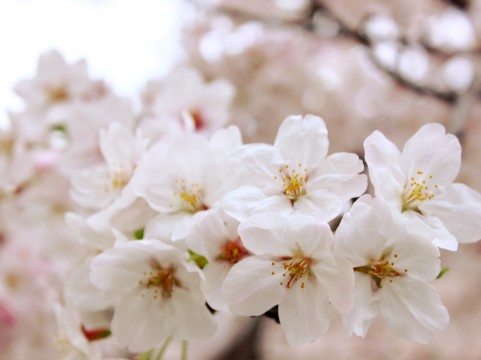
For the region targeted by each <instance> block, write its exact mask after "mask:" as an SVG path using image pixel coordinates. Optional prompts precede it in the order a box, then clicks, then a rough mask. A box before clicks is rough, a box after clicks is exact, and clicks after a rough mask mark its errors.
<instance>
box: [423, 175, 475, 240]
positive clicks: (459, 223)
mask: <svg viewBox="0 0 481 360" xmlns="http://www.w3.org/2000/svg"><path fill="white" fill-rule="evenodd" d="M420 208H421V210H422V211H423V213H425V214H426V215H428V216H434V217H436V218H438V219H440V220H441V221H442V223H443V224H444V226H445V227H446V228H447V230H448V231H449V232H450V233H451V234H452V235H453V236H454V237H456V239H457V240H458V241H459V242H460V243H470V242H474V241H478V240H480V239H481V221H480V219H481V194H479V193H478V192H476V191H474V190H473V189H471V188H469V187H468V186H466V185H464V184H452V185H449V186H447V187H446V188H445V189H444V191H443V192H442V193H441V194H439V195H436V196H435V197H434V198H433V199H432V200H430V201H426V202H425V203H423V204H422V206H420Z"/></svg>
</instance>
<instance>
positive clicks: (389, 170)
mask: <svg viewBox="0 0 481 360" xmlns="http://www.w3.org/2000/svg"><path fill="white" fill-rule="evenodd" d="M364 151H365V154H366V155H365V156H366V162H367V165H368V169H369V178H370V179H371V182H372V184H373V186H374V189H375V191H376V196H378V197H380V198H382V199H383V200H384V201H386V202H389V203H390V204H392V206H393V207H394V208H398V209H400V208H401V193H402V192H403V190H404V186H405V180H406V175H405V174H404V173H403V171H402V169H401V152H400V151H399V149H398V148H397V147H396V145H394V144H393V143H392V142H391V141H389V140H388V139H386V137H385V136H384V135H383V134H382V133H381V132H379V131H374V132H373V133H372V134H371V135H369V136H368V137H367V138H366V140H365V141H364Z"/></svg>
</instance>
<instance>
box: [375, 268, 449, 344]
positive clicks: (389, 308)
mask: <svg viewBox="0 0 481 360" xmlns="http://www.w3.org/2000/svg"><path fill="white" fill-rule="evenodd" d="M380 293H381V304H380V310H381V314H382V316H383V318H384V320H385V321H386V322H387V323H388V325H389V327H390V328H391V329H392V331H393V332H394V333H395V334H396V335H398V336H400V337H403V338H405V339H408V340H411V341H416V342H419V343H423V344H425V343H428V342H429V341H430V340H431V339H432V338H433V337H434V335H435V334H436V332H437V331H440V330H442V329H444V328H445V327H446V326H447V324H448V322H449V315H448V312H447V310H446V308H445V307H444V306H443V304H442V303H441V300H440V298H439V294H438V293H437V291H436V289H435V288H434V286H432V285H431V284H428V283H425V282H422V281H419V280H416V279H411V278H410V277H402V278H395V279H394V281H393V283H389V282H386V283H385V284H383V288H382V290H380Z"/></svg>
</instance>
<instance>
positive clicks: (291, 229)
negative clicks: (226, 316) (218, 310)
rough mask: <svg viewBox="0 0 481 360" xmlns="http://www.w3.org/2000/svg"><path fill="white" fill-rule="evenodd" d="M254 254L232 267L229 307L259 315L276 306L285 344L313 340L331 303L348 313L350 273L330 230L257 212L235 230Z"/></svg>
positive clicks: (299, 219)
mask: <svg viewBox="0 0 481 360" xmlns="http://www.w3.org/2000/svg"><path fill="white" fill-rule="evenodd" d="M239 234H240V236H241V239H242V241H243V243H244V245H245V247H246V248H247V249H248V250H249V251H251V252H252V253H253V256H249V257H246V258H245V259H243V260H241V261H240V262H238V263H237V264H236V265H234V266H233V267H232V269H231V270H230V272H229V274H228V275H227V278H226V279H225V283H224V286H223V292H224V294H225V296H226V297H227V299H228V300H229V302H230V309H231V310H232V312H234V313H235V314H239V315H261V314H263V313H265V312H266V311H268V310H269V309H271V308H272V307H274V306H276V305H279V319H280V323H281V326H282V328H283V330H284V332H285V334H286V338H287V341H288V342H289V344H300V343H306V342H312V341H315V340H317V339H318V338H319V337H320V336H321V335H322V334H323V333H324V332H325V331H326V330H327V328H328V327H329V323H330V312H331V310H330V308H331V307H330V304H332V305H334V307H335V308H336V309H337V310H338V311H341V312H346V311H349V310H350V309H351V307H352V301H353V297H352V295H353V292H352V291H353V282H354V274H353V271H352V268H351V266H350V265H349V263H347V262H346V261H345V260H342V259H338V258H336V257H335V256H334V255H333V254H332V252H331V247H332V243H333V235H332V232H331V230H330V228H329V226H328V225H327V224H325V223H322V222H319V221H318V220H316V219H315V218H313V217H311V216H306V215H300V214H294V215H292V216H291V217H289V218H288V219H287V220H286V218H284V217H282V216H280V215H277V214H259V215H254V216H252V217H250V218H249V219H247V220H246V221H245V222H243V223H242V224H241V225H240V226H239Z"/></svg>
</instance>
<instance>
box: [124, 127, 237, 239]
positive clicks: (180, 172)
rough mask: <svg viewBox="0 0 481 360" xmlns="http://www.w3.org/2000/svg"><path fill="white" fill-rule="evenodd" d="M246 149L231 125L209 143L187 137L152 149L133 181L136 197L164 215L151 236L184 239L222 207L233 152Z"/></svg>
mask: <svg viewBox="0 0 481 360" xmlns="http://www.w3.org/2000/svg"><path fill="white" fill-rule="evenodd" d="M240 145H241V137H240V133H239V130H238V129H237V128H236V127H233V126H231V127H229V128H227V129H222V130H219V131H217V132H216V133H214V134H213V135H212V137H211V139H210V140H209V141H207V140H206V139H205V138H204V137H203V136H201V135H198V134H193V133H186V134H184V136H182V137H180V138H178V139H175V140H174V141H173V142H172V143H171V144H169V145H166V144H164V143H159V144H158V145H156V146H154V147H152V148H151V150H150V151H149V153H148V154H147V156H146V159H145V161H144V162H143V164H142V166H139V168H138V171H137V174H136V176H135V180H133V181H134V184H135V185H134V190H135V192H136V194H137V195H138V196H140V197H142V198H144V199H145V200H146V201H147V202H148V204H149V205H150V206H151V207H152V208H153V209H154V210H156V211H157V212H158V213H159V215H158V216H157V217H156V218H154V219H153V220H152V221H150V222H149V224H147V226H146V236H150V237H155V238H158V239H162V240H165V239H169V240H170V239H171V240H172V241H178V240H183V239H185V237H186V236H187V235H188V233H189V231H190V228H191V226H192V225H193V224H194V223H195V222H196V221H198V220H200V218H201V217H202V216H204V215H205V214H206V213H207V212H208V211H209V210H210V209H214V208H220V200H221V199H222V196H223V195H224V193H225V190H224V185H223V181H222V175H223V173H224V172H225V171H226V169H227V163H228V159H229V156H230V153H231V152H232V151H233V150H234V149H235V148H237V147H239V146H240Z"/></svg>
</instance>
